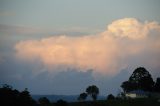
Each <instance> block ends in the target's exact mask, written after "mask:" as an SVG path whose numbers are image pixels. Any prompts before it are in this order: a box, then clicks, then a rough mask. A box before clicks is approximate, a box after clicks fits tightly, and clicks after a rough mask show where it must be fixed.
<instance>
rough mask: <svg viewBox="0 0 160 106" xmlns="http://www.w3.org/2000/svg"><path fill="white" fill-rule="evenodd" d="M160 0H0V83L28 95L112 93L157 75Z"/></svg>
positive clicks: (159, 59) (158, 75) (159, 43)
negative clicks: (137, 75)
mask: <svg viewBox="0 0 160 106" xmlns="http://www.w3.org/2000/svg"><path fill="white" fill-rule="evenodd" d="M159 5H160V1H159V0H121V1H117V0H14V1H13V0H0V84H6V83H7V84H9V85H12V86H13V87H14V88H16V89H19V90H24V89H25V88H28V90H29V91H30V93H31V94H57V95H76V94H80V93H81V92H84V91H85V89H86V87H87V86H89V85H93V84H94V85H97V86H98V87H99V89H100V95H107V94H109V93H113V94H115V95H116V94H117V93H119V91H120V90H121V88H120V85H121V83H122V82H123V81H125V80H127V79H128V78H129V76H130V75H131V73H132V72H133V71H134V70H135V69H136V68H137V67H145V68H146V69H147V70H148V71H149V72H150V73H151V74H152V77H153V79H154V80H155V79H156V78H157V77H160V70H159V69H160V24H159V23H160V14H159V10H160V6H159Z"/></svg>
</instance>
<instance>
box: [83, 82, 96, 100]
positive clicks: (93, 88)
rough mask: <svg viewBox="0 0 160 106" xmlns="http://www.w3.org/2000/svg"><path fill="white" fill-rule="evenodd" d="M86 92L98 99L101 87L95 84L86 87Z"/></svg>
mask: <svg viewBox="0 0 160 106" xmlns="http://www.w3.org/2000/svg"><path fill="white" fill-rule="evenodd" d="M86 92H87V93H88V95H90V96H91V97H92V99H93V100H97V96H98V94H99V88H98V87H97V86H95V85H92V86H89V87H88V88H87V89H86Z"/></svg>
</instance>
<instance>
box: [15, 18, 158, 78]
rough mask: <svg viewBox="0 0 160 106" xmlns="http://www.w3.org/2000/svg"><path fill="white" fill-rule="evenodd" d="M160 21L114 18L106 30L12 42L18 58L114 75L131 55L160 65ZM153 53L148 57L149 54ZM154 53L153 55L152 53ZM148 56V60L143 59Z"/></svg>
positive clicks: (53, 68) (52, 67)
mask: <svg viewBox="0 0 160 106" xmlns="http://www.w3.org/2000/svg"><path fill="white" fill-rule="evenodd" d="M159 34H160V25H159V24H158V23H157V22H140V21H138V20H137V19H135V18H124V19H120V20H116V21H114V22H112V23H111V24H110V25H108V27H107V29H106V31H104V32H101V33H98V34H95V35H87V36H78V37H73V36H66V35H61V36H53V37H48V38H43V39H41V40H25V41H20V42H18V43H17V44H16V45H15V50H16V57H17V59H19V60H20V61H22V60H23V61H27V62H31V61H34V62H35V61H40V62H41V63H42V64H43V65H44V66H45V67H46V68H48V70H49V71H53V72H54V71H55V72H56V71H57V69H58V68H61V69H64V70H65V69H67V68H74V69H79V70H80V71H87V70H89V69H92V70H93V72H94V73H100V74H105V75H115V74H117V73H118V72H119V71H120V70H122V69H124V68H126V67H128V66H131V65H132V64H133V63H135V64H136V62H134V60H132V57H134V58H137V59H139V57H140V56H141V55H146V58H142V60H141V61H140V62H141V64H142V65H143V64H145V65H148V66H151V67H152V64H153V63H154V67H159V66H160V60H159V59H158V58H157V56H158V55H159V53H160V37H159ZM148 53H149V54H150V55H152V54H154V55H153V56H152V58H151V57H148ZM155 54H156V55H155ZM147 59H150V61H152V63H151V62H149V61H148V62H146V60H147Z"/></svg>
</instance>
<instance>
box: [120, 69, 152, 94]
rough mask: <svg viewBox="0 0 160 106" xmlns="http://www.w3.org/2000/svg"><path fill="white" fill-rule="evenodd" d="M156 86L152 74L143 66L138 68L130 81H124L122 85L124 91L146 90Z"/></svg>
mask: <svg viewBox="0 0 160 106" xmlns="http://www.w3.org/2000/svg"><path fill="white" fill-rule="evenodd" d="M153 86H154V81H153V79H152V76H151V74H150V73H149V72H148V71H147V70H146V69H145V68H143V67H139V68H137V69H136V70H135V71H134V72H133V73H132V75H131V76H130V78H129V80H128V81H125V82H123V83H122V85H121V87H122V88H123V90H124V92H128V91H133V90H138V89H140V90H144V91H152V89H153Z"/></svg>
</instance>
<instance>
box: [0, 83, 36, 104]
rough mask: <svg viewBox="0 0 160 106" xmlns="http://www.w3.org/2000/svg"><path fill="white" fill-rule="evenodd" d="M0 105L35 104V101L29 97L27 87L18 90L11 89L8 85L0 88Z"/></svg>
mask: <svg viewBox="0 0 160 106" xmlns="http://www.w3.org/2000/svg"><path fill="white" fill-rule="evenodd" d="M0 105H1V106H35V105H36V102H35V101H34V100H33V99H32V98H31V96H30V94H29V92H28V91H27V89H25V90H24V91H22V92H19V91H18V90H16V89H12V87H11V86H9V85H6V84H5V85H4V86H3V87H2V88H0Z"/></svg>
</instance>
